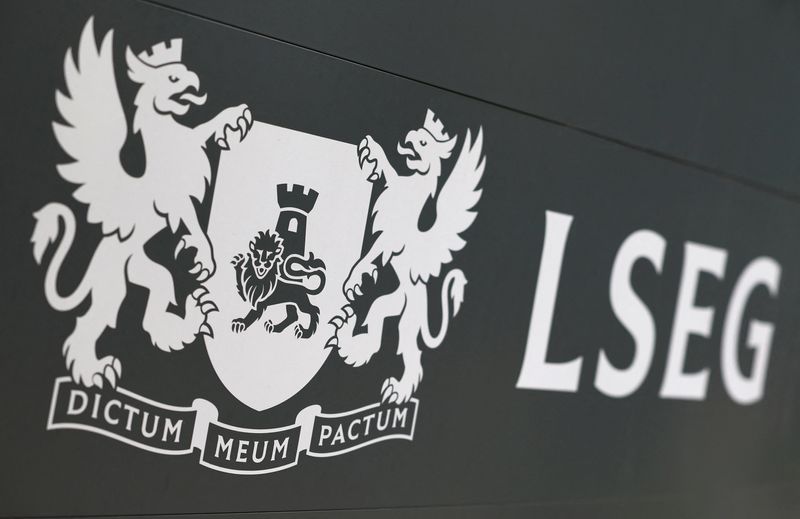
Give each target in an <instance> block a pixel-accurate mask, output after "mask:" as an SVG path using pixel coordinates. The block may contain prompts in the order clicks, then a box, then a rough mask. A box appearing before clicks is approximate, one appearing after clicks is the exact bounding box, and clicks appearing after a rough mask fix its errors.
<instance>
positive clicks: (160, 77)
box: [125, 39, 206, 116]
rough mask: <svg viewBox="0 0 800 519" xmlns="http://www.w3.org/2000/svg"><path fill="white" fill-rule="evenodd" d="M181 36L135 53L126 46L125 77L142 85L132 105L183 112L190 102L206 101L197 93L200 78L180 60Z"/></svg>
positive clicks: (177, 113) (186, 109) (175, 113)
mask: <svg viewBox="0 0 800 519" xmlns="http://www.w3.org/2000/svg"><path fill="white" fill-rule="evenodd" d="M181 43H182V42H181V40H179V39H175V40H172V41H171V42H170V44H169V45H167V44H166V43H159V44H158V45H154V46H153V47H152V48H151V49H150V50H149V51H145V52H141V53H139V55H138V56H137V55H136V54H134V53H133V51H131V49H130V47H129V48H128V49H127V50H126V53H125V59H126V61H127V64H128V77H130V79H131V80H132V81H134V82H136V83H139V84H140V85H142V86H141V87H140V88H139V92H138V93H137V94H136V100H135V103H136V106H138V107H146V108H147V107H148V104H149V105H150V107H152V109H153V110H154V111H155V112H156V113H158V114H160V115H178V116H180V115H184V114H185V113H186V112H188V111H189V108H190V107H191V105H202V104H204V103H205V102H206V96H205V94H202V95H201V94H200V78H199V77H198V76H197V74H195V73H194V72H192V71H191V70H189V69H188V68H186V65H184V64H183V63H181Z"/></svg>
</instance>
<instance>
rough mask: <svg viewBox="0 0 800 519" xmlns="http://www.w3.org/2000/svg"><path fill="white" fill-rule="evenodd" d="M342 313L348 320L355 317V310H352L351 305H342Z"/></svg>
mask: <svg viewBox="0 0 800 519" xmlns="http://www.w3.org/2000/svg"><path fill="white" fill-rule="evenodd" d="M342 311H343V312H344V315H346V316H347V318H348V319H349V318H350V317H353V316H354V315H356V312H355V310H353V307H352V306H351V305H344V306H343V307H342Z"/></svg>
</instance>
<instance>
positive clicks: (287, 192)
mask: <svg viewBox="0 0 800 519" xmlns="http://www.w3.org/2000/svg"><path fill="white" fill-rule="evenodd" d="M318 195H319V193H317V192H316V191H314V190H313V189H311V188H306V187H304V186H301V185H300V184H278V205H279V206H280V207H281V209H297V210H299V211H302V212H304V213H306V214H307V213H310V212H311V210H312V209H313V208H314V204H315V203H316V202H317V196H318Z"/></svg>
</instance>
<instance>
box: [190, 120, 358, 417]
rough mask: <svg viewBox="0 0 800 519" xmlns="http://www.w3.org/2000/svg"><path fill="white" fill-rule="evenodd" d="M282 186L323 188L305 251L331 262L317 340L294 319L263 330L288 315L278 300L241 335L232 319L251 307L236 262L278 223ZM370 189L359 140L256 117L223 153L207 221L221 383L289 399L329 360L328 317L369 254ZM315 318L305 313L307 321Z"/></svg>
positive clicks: (211, 348) (211, 342) (212, 344)
mask: <svg viewBox="0 0 800 519" xmlns="http://www.w3.org/2000/svg"><path fill="white" fill-rule="evenodd" d="M281 184H287V185H288V186H289V189H291V188H292V186H295V187H297V186H302V188H304V189H305V190H306V191H307V192H308V191H309V190H314V191H316V192H317V193H318V196H317V199H316V202H315V203H314V206H313V209H311V211H310V212H309V213H308V216H307V219H306V232H305V252H306V254H308V253H309V252H311V253H313V254H314V256H315V257H316V258H319V259H321V260H322V261H323V262H324V263H325V287H324V289H323V290H322V292H321V293H319V294H317V295H311V296H310V297H309V299H310V301H311V303H313V305H315V306H317V307H318V308H319V310H320V312H319V327H318V328H317V330H316V332H315V333H314V334H313V335H312V336H311V337H309V338H297V337H296V335H295V327H294V325H291V326H288V327H287V328H286V329H285V330H284V331H282V332H280V333H275V332H272V333H269V332H268V331H267V330H266V329H265V326H264V323H265V322H266V321H267V320H271V321H273V322H275V323H277V322H280V321H282V320H283V319H284V318H285V317H286V314H287V312H286V307H285V305H275V306H270V307H269V308H268V309H267V310H266V311H265V313H264V315H263V316H261V318H260V319H259V320H258V321H256V322H254V323H253V324H252V325H250V326H249V327H248V328H247V329H246V330H244V331H242V332H240V333H235V332H234V330H233V329H232V326H231V323H232V320H233V319H236V318H241V317H242V316H244V315H246V314H247V313H248V311H249V310H250V309H251V305H250V303H248V302H247V301H245V300H243V298H242V297H241V296H240V295H239V293H238V290H237V286H236V273H235V269H234V266H233V265H232V263H231V261H232V260H233V258H234V257H235V256H236V255H238V254H244V253H247V252H248V250H249V249H248V245H249V243H250V241H251V240H252V239H253V238H254V236H255V235H256V234H257V233H259V232H262V231H266V230H267V229H269V230H271V231H275V230H276V226H277V223H278V218H279V215H280V212H281V208H280V207H279V205H278V197H277V192H278V187H279V185H281ZM370 192H371V184H369V183H368V182H366V180H365V179H364V178H363V176H362V175H361V174H360V169H359V167H358V156H357V154H356V147H355V145H352V144H347V143H344V142H339V141H335V140H331V139H326V138H322V137H318V136H316V135H311V134H307V133H302V132H298V131H294V130H288V129H286V128H281V127H278V126H273V125H269V124H265V123H260V122H256V123H255V124H254V125H253V127H252V129H251V130H250V133H249V134H248V135H247V138H246V139H245V140H244V141H243V142H241V143H239V144H237V145H234V146H233V147H232V149H231V150H230V151H225V152H223V153H222V155H221V158H220V164H219V170H218V175H217V182H216V186H215V189H214V194H213V202H212V207H211V215H210V220H209V224H208V235H209V238H210V239H211V243H212V245H213V248H214V256H215V259H216V262H217V271H216V273H215V274H214V276H213V277H212V278H211V279H210V280H208V281H207V282H206V283H205V286H206V288H208V290H209V292H210V296H211V300H213V301H214V302H215V303H216V305H217V306H218V307H219V312H213V313H211V314H210V315H209V324H210V325H211V327H212V329H213V332H214V337H213V338H211V337H208V338H206V346H207V348H208V355H209V358H210V359H211V363H212V364H213V366H214V369H215V370H216V373H217V375H218V376H219V378H220V380H222V383H223V384H224V385H225V387H226V388H227V389H228V390H229V391H230V392H231V393H232V394H233V395H234V396H235V397H236V398H238V399H239V400H240V401H241V402H243V403H244V404H246V405H248V406H249V407H251V408H253V409H255V410H258V411H263V410H265V409H269V408H271V407H273V406H275V405H278V404H280V403H281V402H284V401H285V400H287V399H288V398H290V397H292V396H293V395H294V394H296V393H297V392H298V391H300V390H301V389H302V388H303V387H304V386H305V385H306V384H308V382H309V381H310V380H311V379H312V378H313V377H314V375H316V373H317V371H319V369H320V367H322V364H323V362H325V359H326V358H327V356H328V354H329V353H330V350H329V349H326V348H325V342H326V341H327V340H328V339H329V338H330V337H331V335H332V333H333V327H332V326H331V325H329V324H328V320H329V319H330V318H331V317H333V316H334V315H335V314H336V313H338V311H339V309H340V308H341V307H342V305H344V304H345V303H346V300H345V298H344V295H343V294H342V284H343V283H344V280H345V278H346V277H347V274H348V273H349V271H350V267H351V266H352V265H353V263H355V261H356V260H357V259H358V257H359V255H360V253H361V246H362V241H363V235H364V224H365V221H366V218H367V211H368V210H369V198H370ZM294 225H295V224H294V223H292V227H294ZM301 227H302V226H301ZM308 320H309V318H308V316H306V315H303V314H302V313H301V315H300V316H299V322H300V323H302V324H303V325H305V324H307V323H308Z"/></svg>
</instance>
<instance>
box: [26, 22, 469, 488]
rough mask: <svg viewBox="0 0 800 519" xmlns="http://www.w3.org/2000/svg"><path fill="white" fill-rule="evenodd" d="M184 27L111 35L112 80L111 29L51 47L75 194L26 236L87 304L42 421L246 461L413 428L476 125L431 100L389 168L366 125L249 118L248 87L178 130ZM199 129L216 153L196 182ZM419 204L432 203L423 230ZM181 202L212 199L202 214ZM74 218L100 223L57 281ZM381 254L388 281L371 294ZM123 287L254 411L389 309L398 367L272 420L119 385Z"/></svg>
mask: <svg viewBox="0 0 800 519" xmlns="http://www.w3.org/2000/svg"><path fill="white" fill-rule="evenodd" d="M183 43H184V42H183V41H182V40H181V39H173V40H171V41H169V42H164V43H160V44H157V45H154V46H153V47H152V48H150V49H148V50H145V51H142V52H139V53H134V52H133V51H132V50H131V49H130V48H126V52H125V56H126V70H127V74H126V75H127V78H123V77H117V74H116V73H115V66H114V59H113V56H114V52H113V50H114V47H113V46H114V42H113V34H112V31H109V32H108V33H107V34H106V35H105V36H104V37H103V39H102V41H101V43H100V44H99V45H98V44H97V42H96V40H95V32H94V27H93V22H92V20H89V22H88V23H87V24H86V26H85V28H84V31H83V34H82V35H81V38H80V42H79V44H78V47H77V52H74V53H73V52H72V51H70V52H68V53H67V57H66V59H65V63H64V72H65V80H66V82H65V84H66V89H65V91H63V92H60V91H57V93H56V99H57V105H58V109H59V113H60V116H61V117H60V120H58V121H55V122H54V124H53V128H54V131H55V136H56V140H57V141H58V143H59V144H60V145H61V147H62V148H63V149H64V151H65V152H66V153H67V154H68V155H69V156H70V157H72V159H73V160H72V161H71V162H67V163H64V164H60V165H58V167H57V168H58V173H59V174H60V175H61V177H63V179H64V180H65V181H67V182H69V183H72V184H74V185H75V186H76V190H75V191H74V198H75V200H76V201H77V202H79V203H82V204H85V205H86V206H87V207H88V212H87V217H86V220H87V221H86V222H85V223H84V224H79V223H78V222H77V221H76V218H75V216H74V214H73V212H72V210H71V209H70V208H69V207H68V206H67V205H65V204H62V203H60V202H51V203H48V204H47V205H45V206H44V207H43V208H42V209H41V210H40V211H38V212H37V213H36V214H35V215H34V216H35V218H36V226H35V229H34V234H33V238H32V242H33V250H34V256H35V259H36V260H37V262H46V263H47V269H46V272H45V283H44V286H45V295H46V296H47V300H48V302H49V303H50V305H51V306H52V307H53V308H54V309H56V310H58V311H63V312H71V311H74V310H75V309H76V308H77V307H78V306H79V305H81V304H82V303H84V301H86V300H88V299H90V300H91V302H90V303H89V304H88V310H86V312H85V313H84V314H83V315H79V316H76V321H75V328H74V330H73V331H72V333H71V334H70V335H69V336H68V337H66V338H65V341H64V343H63V345H62V353H63V355H64V359H65V363H66V370H67V373H68V375H69V376H68V377H61V378H59V379H58V380H57V382H56V386H55V390H54V395H53V403H52V408H51V413H50V417H49V422H48V426H49V427H50V428H52V429H58V428H72V429H75V428H77V429H85V430H91V431H93V432H98V433H100V434H104V435H107V436H111V437H114V438H117V439H120V440H123V441H125V442H127V443H130V444H133V445H136V446H139V447H142V448H145V449H148V450H152V451H155V452H162V453H170V454H185V453H188V452H191V451H192V448H199V449H201V463H202V464H203V465H206V466H210V467H213V468H216V469H219V470H223V471H226V472H231V473H245V474H252V473H265V472H272V471H275V470H281V469H284V468H287V467H289V466H293V465H295V464H296V463H297V462H298V456H299V453H300V452H302V451H305V452H306V454H307V455H310V456H331V455H335V454H339V453H342V452H347V451H350V450H353V449H355V448H359V447H361V446H364V445H368V444H371V443H375V442H376V441H381V440H384V439H389V438H405V439H411V438H413V431H414V425H415V420H416V410H417V406H418V401H417V400H416V399H415V398H413V396H414V394H415V392H416V391H417V388H418V386H419V384H420V381H421V380H422V354H423V350H424V349H425V348H436V347H438V346H439V345H440V344H442V342H443V341H444V338H445V335H446V332H447V328H448V325H449V323H450V322H451V319H453V318H454V317H455V316H456V314H457V313H458V311H459V309H460V307H461V304H462V302H463V301H464V296H465V286H466V284H467V275H466V274H465V273H464V272H462V271H461V270H460V269H458V268H452V267H451V266H450V264H451V262H452V261H453V258H454V255H455V254H457V253H458V252H459V251H460V250H461V249H462V248H463V247H464V246H465V245H466V241H465V239H464V237H463V234H464V233H465V232H466V231H467V230H468V229H469V227H470V226H471V224H472V223H473V221H474V220H475V218H476V216H477V212H476V206H477V204H478V201H479V199H480V197H481V190H480V187H479V184H480V181H481V177H482V175H483V172H484V167H485V157H484V155H483V133H482V130H479V131H478V132H477V134H476V136H475V137H474V138H473V136H472V133H471V132H470V131H466V133H465V135H464V136H463V137H459V136H456V135H451V134H450V132H449V131H448V129H447V128H446V126H445V124H444V122H443V121H441V120H440V119H439V118H437V117H436V115H435V114H434V113H433V112H432V111H431V110H428V111H427V113H426V114H425V115H424V118H423V117H420V119H421V121H422V124H421V127H420V128H418V129H414V130H411V131H409V132H407V133H405V134H400V142H399V143H398V144H397V147H396V152H397V156H396V163H398V164H403V166H404V167H403V168H401V169H400V170H398V169H395V167H394V166H392V163H391V161H390V160H389V157H388V156H387V152H386V151H385V150H384V148H383V147H382V146H381V145H380V144H379V143H377V142H376V141H375V140H374V139H373V138H372V137H369V136H367V137H365V138H364V139H363V140H361V141H360V142H359V143H358V144H354V143H346V142H340V141H336V140H332V139H328V138H325V137H321V136H317V135H312V134H309V133H304V132H301V131H296V130H290V129H287V128H283V127H280V126H276V125H273V124H269V123H267V122H263V121H261V120H259V116H258V114H253V113H252V111H251V110H250V108H249V107H248V105H246V104H241V105H238V106H234V107H231V108H228V109H226V110H224V111H222V112H221V113H219V114H217V115H215V116H214V117H211V118H209V119H208V122H206V123H203V124H200V125H197V126H195V127H189V126H186V125H184V124H182V123H181V122H180V121H181V117H182V116H183V115H184V114H186V113H187V112H188V111H189V110H193V109H197V108H194V107H199V106H202V105H203V104H204V103H205V100H206V95H205V93H202V91H201V83H200V78H198V76H197V75H196V74H195V73H194V72H192V71H191V70H190V69H189V68H188V67H187V66H186V65H185V64H184V63H183V61H182V47H183ZM123 80H128V81H132V82H133V83H135V84H136V85H137V87H138V93H137V95H136V97H135V101H134V104H135V113H134V115H133V117H132V120H131V121H127V119H126V116H125V113H124V110H123V107H122V101H121V100H120V96H119V94H118V91H117V82H118V81H123ZM421 115H422V114H421ZM129 133H134V134H140V136H141V138H142V141H143V143H144V148H145V153H146V155H147V167H146V170H145V172H144V175H142V176H140V177H134V176H131V175H129V174H128V172H126V170H125V168H124V167H123V165H122V163H121V162H120V159H119V154H120V150H121V148H122V146H123V145H124V144H125V141H126V139H127V137H128V135H129ZM208 146H216V147H217V148H219V152H220V159H219V164H218V166H217V168H216V175H215V179H216V180H215V182H214V184H213V189H211V182H210V180H211V178H212V164H211V163H210V162H209V159H208V156H207V153H206V151H207V147H208ZM451 157H452V159H453V160H449V159H451ZM448 164H452V166H450V167H447V165H448ZM430 201H433V202H434V203H435V208H436V219H435V222H434V223H433V224H432V225H431V226H429V228H427V229H425V230H421V229H420V228H419V225H418V221H419V217H420V213H421V212H422V210H423V206H424V205H425V204H426V203H428V202H430ZM197 204H206V205H209V204H210V219H209V222H208V225H207V227H206V226H204V225H201V224H200V220H199V218H198V216H197V213H196V206H197ZM85 224H92V225H98V226H100V228H101V229H102V232H103V239H102V240H101V242H100V244H99V245H98V246H97V249H96V250H95V252H94V254H93V256H92V259H91V261H90V263H89V266H88V268H87V270H86V274H85V275H84V277H83V280H82V281H81V282H80V284H79V285H78V287H77V288H76V289H75V290H74V291H73V292H72V293H70V294H67V295H63V294H62V293H61V292H60V291H59V290H58V288H57V281H58V276H59V271H60V269H61V265H62V263H63V261H64V259H65V257H66V256H67V254H68V253H69V250H70V248H71V246H72V245H73V239H74V236H75V233H76V232H80V231H79V228H80V227H81V225H85ZM164 229H169V230H170V231H171V232H172V233H173V235H174V242H175V246H174V255H175V256H176V257H177V256H179V255H188V257H190V258H191V261H190V264H191V267H190V268H189V273H190V274H191V275H193V276H194V279H195V287H194V288H193V289H192V290H191V293H190V294H189V295H188V296H187V297H185V298H183V300H179V298H178V297H177V295H176V293H175V286H174V283H173V275H172V273H171V272H170V270H169V269H167V268H166V267H165V266H163V265H161V264H159V263H158V262H156V261H155V260H153V259H152V258H150V257H149V256H148V254H147V253H146V252H145V245H146V244H147V243H148V242H149V241H150V240H151V238H153V236H155V235H156V234H157V233H160V232H161V231H162V230H164ZM390 271H392V272H393V274H394V275H395V276H396V277H397V279H398V280H399V286H398V287H397V288H396V289H395V290H393V291H392V292H391V293H389V294H384V295H380V296H371V295H369V294H373V293H374V291H371V290H370V286H371V285H374V284H375V283H376V281H377V280H378V279H379V278H380V277H382V276H384V275H386V274H387V273H389V272H390ZM437 278H441V280H440V281H441V282H440V283H437V284H436V285H437V286H441V289H440V293H439V294H438V299H439V300H440V302H441V315H442V322H441V324H440V325H439V327H438V331H437V332H436V333H434V332H432V331H431V327H430V325H429V323H428V308H427V305H428V285H429V283H430V281H431V280H434V279H437ZM130 285H137V286H140V287H143V288H144V289H146V290H147V292H148V299H147V303H146V308H144V311H143V317H142V322H141V326H142V328H143V329H144V330H145V331H146V332H147V334H148V336H149V338H150V341H151V343H152V346H155V347H156V348H159V349H161V350H163V351H164V352H165V354H169V352H170V351H173V350H178V349H182V348H184V347H186V346H187V345H190V344H194V345H196V344H198V342H196V340H197V338H202V339H203V341H202V342H200V344H204V345H205V347H206V348H207V351H208V357H209V359H210V361H211V366H210V369H213V370H214V371H215V372H216V374H217V375H218V377H219V379H220V380H221V381H222V383H223V384H224V386H225V388H226V389H227V390H228V391H230V393H231V394H233V395H234V396H235V397H236V398H237V399H238V400H240V401H241V402H243V403H244V404H246V405H247V406H249V407H250V408H252V409H253V410H254V412H263V411H266V410H268V409H270V408H272V407H274V406H276V405H278V404H281V403H283V402H285V401H286V400H288V399H289V398H291V397H292V396H293V395H295V394H297V393H298V392H299V391H300V390H302V389H303V387H305V386H306V385H307V384H308V383H309V381H311V380H312V379H313V378H314V377H315V375H316V374H317V372H318V371H319V370H320V368H321V367H322V366H323V364H324V363H325V362H341V361H343V362H345V363H347V364H350V365H353V366H359V365H362V364H365V363H366V362H368V361H369V360H370V358H371V357H372V356H373V355H374V354H375V353H376V352H377V351H378V350H379V348H381V346H382V345H381V341H382V336H383V329H384V327H385V326H386V325H387V318H390V317H399V324H398V332H399V334H398V335H399V344H398V345H397V351H398V354H399V355H400V356H401V358H402V361H403V371H402V372H400V373H395V374H387V377H386V379H385V381H384V382H383V384H382V386H381V387H380V388H377V387H376V390H375V393H374V395H372V397H370V398H368V400H367V401H366V402H365V404H366V405H365V406H364V407H362V408H359V409H355V410H351V411H345V412H337V413H334V414H326V413H323V412H322V409H321V408H320V406H311V407H308V408H306V409H303V410H300V411H299V412H298V415H297V420H296V423H295V424H292V425H289V426H286V427H283V428H278V429H262V430H253V429H244V428H240V427H235V426H232V425H228V424H225V423H223V422H220V421H218V420H217V416H218V413H217V411H216V408H215V407H214V406H213V404H211V403H210V402H206V401H201V400H196V401H195V402H193V403H192V405H191V406H186V407H176V406H174V405H166V404H159V403H158V402H155V401H152V400H149V399H146V398H144V397H142V396H140V395H138V394H136V393H133V392H131V391H129V390H127V389H125V388H123V387H122V385H123V383H122V381H123V380H124V379H123V378H122V377H123V370H122V368H123V366H122V364H121V362H120V361H119V359H116V358H114V357H112V356H104V357H101V356H99V355H98V353H97V351H98V350H97V342H98V340H99V339H100V336H101V335H102V334H103V333H105V332H106V331H107V330H110V329H115V328H116V325H117V322H116V321H117V315H118V313H119V310H120V307H121V305H122V304H123V300H124V299H125V295H126V293H127V291H128V287H129V286H130ZM116 333H124V330H117V331H116ZM326 405H327V404H326ZM123 410H124V411H125V412H126V413H127V415H123ZM133 410H136V412H134V411H133ZM262 447H263V448H262ZM260 448H261V449H262V450H259V449H260Z"/></svg>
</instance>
